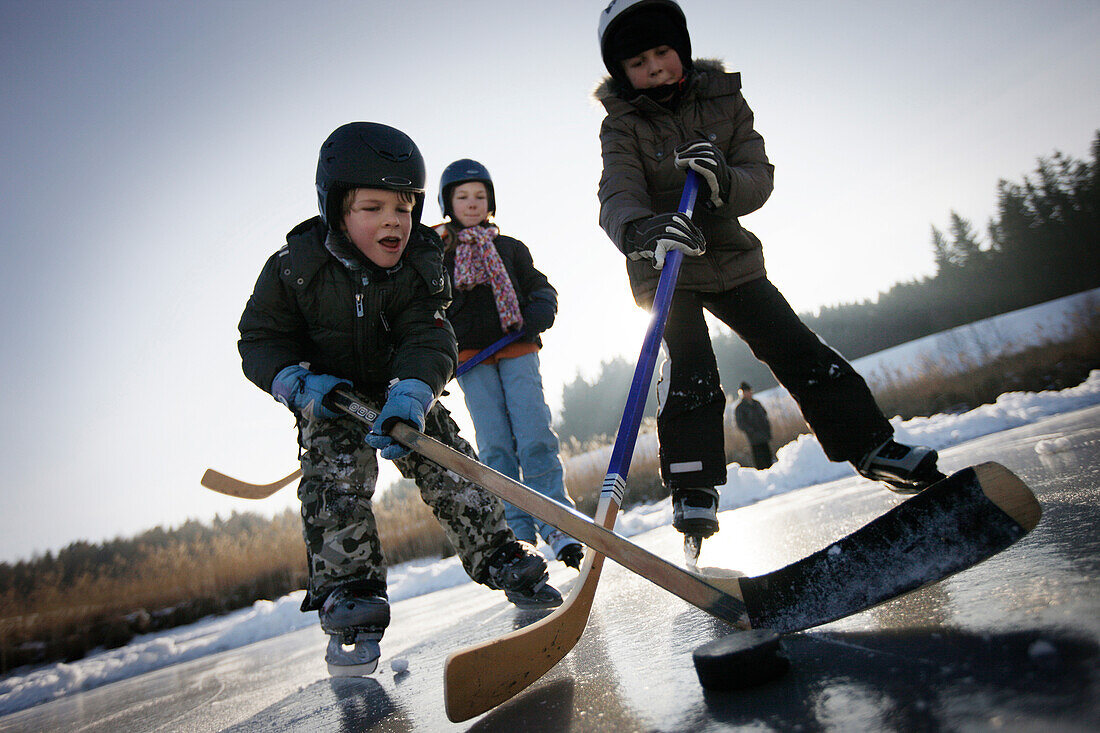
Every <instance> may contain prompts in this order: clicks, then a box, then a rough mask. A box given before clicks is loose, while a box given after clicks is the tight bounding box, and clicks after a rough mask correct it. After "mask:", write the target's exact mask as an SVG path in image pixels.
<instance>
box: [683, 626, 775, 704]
mask: <svg viewBox="0 0 1100 733" xmlns="http://www.w3.org/2000/svg"><path fill="white" fill-rule="evenodd" d="M780 651H781V649H780V646H779V634H778V633H776V632H775V631H772V630H771V629H749V630H748V631H736V632H734V633H732V634H729V635H728V636H723V637H722V638H720V639H715V640H714V641H709V642H707V643H706V644H703V645H702V646H700V647H698V648H697V649H696V650H695V651H694V652H692V655H691V658H692V661H694V662H695V672H696V674H698V675H699V682H700V684H702V685H703V687H706V688H707V689H709V690H739V689H743V688H746V687H755V686H756V685H762V684H764V683H765V682H771V681H772V680H775V679H778V678H779V677H782V676H783V674H784V673H785V672H786V671H787V670H788V669H790V666H791V662H790V660H789V659H787V658H786V657H785V656H783V655H782V654H780Z"/></svg>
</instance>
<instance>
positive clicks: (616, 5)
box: [597, 0, 691, 82]
mask: <svg viewBox="0 0 1100 733" xmlns="http://www.w3.org/2000/svg"><path fill="white" fill-rule="evenodd" d="M621 28H626V30H628V31H630V33H631V37H630V38H618V37H617V36H618V32H619V29H621ZM597 37H598V38H599V41H600V55H601V56H603V63H604V66H606V67H607V71H608V72H609V73H610V74H611V76H612V78H614V79H616V80H618V81H620V82H623V81H625V75H624V73H623V69H622V64H621V63H620V62H621V61H622V60H623V59H628V58H630V57H631V56H636V55H637V54H639V53H641V52H642V51H645V50H646V49H648V48H653V47H654V46H657V45H660V44H662V43H667V44H668V45H669V46H672V47H673V48H674V49H676V53H677V54H679V56H680V63H682V64H683V65H684V70H685V71H687V70H689V69H690V68H691V36H689V35H688V29H687V18H686V17H685V16H684V11H683V10H682V9H681V8H680V6H679V4H677V3H676V2H675V0H611V2H610V3H609V4H608V6H607V7H606V8H604V9H603V11H602V12H601V13H600V24H599V28H598V29H597ZM649 44H652V45H649Z"/></svg>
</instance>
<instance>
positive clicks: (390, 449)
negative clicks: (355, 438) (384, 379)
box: [366, 379, 435, 461]
mask: <svg viewBox="0 0 1100 733" xmlns="http://www.w3.org/2000/svg"><path fill="white" fill-rule="evenodd" d="M434 399H435V393H434V392H432V388H431V387H429V386H428V385H427V384H425V383H424V382H421V381H420V380H419V379H402V380H401V381H400V382H398V383H397V384H395V385H393V386H392V387H390V393H389V395H388V396H387V397H386V404H385V405H383V406H382V412H381V413H379V415H378V419H377V420H375V421H374V426H373V427H371V429H370V432H369V433H367V437H366V441H367V445H369V446H370V447H371V448H374V449H375V450H378V451H381V454H382V457H383V458H386V459H388V460H391V461H395V460H397V459H398V458H404V457H405V456H407V455H409V449H408V448H406V447H405V446H403V445H401V444H400V443H398V442H397V441H396V440H394V439H393V438H391V437H390V436H388V435H386V433H388V432H389V431H390V430H392V429H393V426H394V425H396V424H397V423H399V422H403V423H406V424H408V425H412V426H413V427H414V428H416V429H417V430H423V429H424V413H426V412H427V411H428V408H429V407H431V406H432V401H433V400H434Z"/></svg>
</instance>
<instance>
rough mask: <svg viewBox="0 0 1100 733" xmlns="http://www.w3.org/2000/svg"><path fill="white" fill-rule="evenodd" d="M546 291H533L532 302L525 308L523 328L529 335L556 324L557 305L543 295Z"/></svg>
mask: <svg viewBox="0 0 1100 733" xmlns="http://www.w3.org/2000/svg"><path fill="white" fill-rule="evenodd" d="M544 295H545V291H535V292H534V293H532V296H533V297H532V298H531V302H530V303H528V304H527V305H526V307H524V309H523V330H524V331H526V332H527V335H528V336H534V335H535V334H537V333H542V332H543V331H545V330H546V329H548V328H550V327H551V326H553V325H554V316H555V315H557V307H556V306H555V305H554V302H553V301H552V300H550V299H549V298H546V297H543V296H544Z"/></svg>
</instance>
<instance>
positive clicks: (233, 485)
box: [199, 329, 524, 499]
mask: <svg viewBox="0 0 1100 733" xmlns="http://www.w3.org/2000/svg"><path fill="white" fill-rule="evenodd" d="M523 334H524V331H523V330H522V329H521V330H519V331H512V332H511V333H509V334H507V335H505V336H504V337H503V338H501V339H498V340H497V341H495V342H493V343H492V344H489V345H488V346H486V347H485V348H484V349H482V350H481V351H479V352H477V353H476V354H474V355H473V356H471V357H470V358H469V359H467V360H466V361H464V362H462V363H461V364H459V365H458V369H457V370H456V371H455V376H456V377H461V376H462V375H463V374H465V373H466V372H468V371H470V370H471V369H473V368H474V367H475V366H477V365H478V364H480V363H481V362H483V361H485V360H486V359H488V358H489V357H490V356H492V355H493V354H495V353H496V352H498V351H500V350H501V349H503V348H504V347H505V346H507V345H508V344H510V343H512V342H513V341H515V340H516V339H518V338H520V337H521V336H523ZM301 475H302V469H300V468H298V469H295V470H294V472H293V473H291V474H290V475H289V476H284V477H283V478H281V479H279V480H278V481H275V482H272V483H270V484H251V483H249V482H247V481H242V480H240V479H237V478H233V477H232V476H226V475H225V474H224V473H222V472H221V471H215V470H214V469H213V468H208V469H206V473H204V474H203V475H202V479H201V480H200V481H199V483H201V484H202V485H203V486H205V487H206V488H208V489H210V490H211V491H217V492H218V493H219V494H225V495H226V496H235V497H237V498H238V499H266V498H267V497H269V496H271V495H272V494H274V493H275V492H276V491H278V490H279V489H281V488H283V487H284V486H286V485H287V484H289V483H291V482H292V481H295V480H297V479H298V477H299V476H301Z"/></svg>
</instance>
